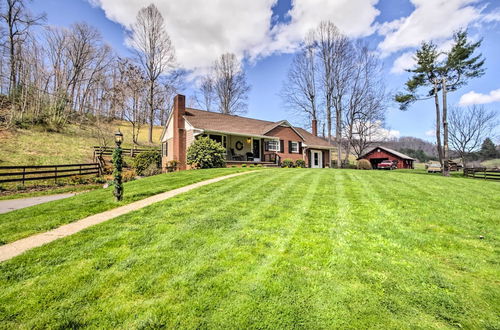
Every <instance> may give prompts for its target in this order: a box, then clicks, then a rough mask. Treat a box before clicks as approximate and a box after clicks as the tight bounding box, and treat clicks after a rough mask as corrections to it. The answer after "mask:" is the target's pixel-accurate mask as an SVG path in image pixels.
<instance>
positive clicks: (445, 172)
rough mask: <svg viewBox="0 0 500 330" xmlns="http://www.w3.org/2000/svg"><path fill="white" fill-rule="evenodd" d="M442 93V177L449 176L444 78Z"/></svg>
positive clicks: (443, 80) (446, 104) (444, 80)
mask: <svg viewBox="0 0 500 330" xmlns="http://www.w3.org/2000/svg"><path fill="white" fill-rule="evenodd" d="M441 83H442V92H443V158H444V167H443V176H450V166H449V162H450V159H449V158H450V155H449V152H448V149H449V147H448V103H447V93H448V91H447V90H446V78H443V79H442V81H441Z"/></svg>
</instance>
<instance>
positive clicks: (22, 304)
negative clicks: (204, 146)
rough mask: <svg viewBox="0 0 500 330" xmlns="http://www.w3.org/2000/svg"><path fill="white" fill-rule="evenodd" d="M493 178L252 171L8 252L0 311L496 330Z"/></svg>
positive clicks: (0, 280) (42, 318) (31, 315)
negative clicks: (13, 254)
mask: <svg viewBox="0 0 500 330" xmlns="http://www.w3.org/2000/svg"><path fill="white" fill-rule="evenodd" d="M188 173H189V174H192V175H196V174H197V172H196V171H189V172H188ZM167 182H168V181H167ZM150 187H151V186H149V187H148V188H147V189H150ZM144 188H146V186H145V187H144ZM499 191H500V185H499V184H498V183H497V182H485V181H481V180H473V179H464V178H461V179H460V178H443V177H440V176H432V175H421V174H415V173H414V172H412V171H391V172H389V171H358V170H342V171H340V170H331V169H324V170H321V169H318V170H314V169H276V170H274V169H272V170H263V171H257V172H256V173H249V174H247V175H244V176H240V177H237V178H232V179H228V180H225V181H222V182H218V183H215V184H212V185H209V186H205V187H202V188H199V189H195V190H193V191H191V192H188V193H186V194H181V195H179V196H177V197H175V198H172V199H170V200H166V201H163V202H160V203H156V204H154V205H151V206H149V207H146V208H144V209H142V210H139V211H136V212H131V213H129V214H126V215H124V216H121V217H118V218H116V219H113V220H110V221H108V222H106V223H102V224H100V225H96V226H94V227H92V228H88V229H87V230H84V231H82V232H80V233H78V234H75V235H72V236H70V237H66V238H63V239H60V240H57V241H55V242H52V243H50V244H47V245H44V246H42V247H40V248H37V249H33V250H31V251H28V252H27V253H25V254H23V255H21V256H19V257H16V258H14V259H12V260H9V261H7V262H4V263H1V264H0V324H2V325H3V327H5V328H81V327H89V328H123V329H139V328H148V329H149V328H189V329H195V328H208V329H212V328H215V329H218V328H238V329H240V328H241V329H246V328H278V329H280V328H283V329H285V328H305V329H308V328H310V329H316V328H319V329H323V328H325V329H330V328H337V329H347V328H349V329H367V328H380V329H409V328H422V329H434V328H438V329H451V328H466V329H498V328H499V327H500V319H499V315H500V314H499V313H500V305H499V303H498V302H499V301H500V288H499V286H498V278H499V276H500V269H499V264H498V260H499V259H500V258H499V257H500V256H499V249H498V248H499V239H500V236H499V235H500V233H499V227H498V214H499V212H500V208H499V206H500V199H499V197H500V194H499ZM89 194H92V193H89ZM80 205H85V204H80ZM83 207H87V206H83ZM88 207H90V205H88ZM36 209H37V208H36V207H33V208H32V211H34V210H36ZM40 210H41V209H40ZM63 212H66V211H63ZM0 219H1V218H0ZM480 235H482V236H484V237H483V239H480ZM0 327H2V326H0Z"/></svg>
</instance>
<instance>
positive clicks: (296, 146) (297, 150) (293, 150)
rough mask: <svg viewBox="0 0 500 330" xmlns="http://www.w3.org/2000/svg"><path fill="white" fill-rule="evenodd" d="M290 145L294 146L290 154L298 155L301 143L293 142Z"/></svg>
mask: <svg viewBox="0 0 500 330" xmlns="http://www.w3.org/2000/svg"><path fill="white" fill-rule="evenodd" d="M290 143H291V145H292V150H290V152H291V153H292V154H298V153H299V143H298V142H295V141H291V142H290Z"/></svg>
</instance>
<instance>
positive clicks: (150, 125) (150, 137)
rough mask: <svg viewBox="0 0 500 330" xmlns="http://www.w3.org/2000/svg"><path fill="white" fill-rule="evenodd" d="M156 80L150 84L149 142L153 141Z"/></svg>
mask: <svg viewBox="0 0 500 330" xmlns="http://www.w3.org/2000/svg"><path fill="white" fill-rule="evenodd" d="M154 87H155V86H154V81H151V85H150V86H149V132H148V133H149V134H148V140H149V143H153V125H154V121H155V110H154Z"/></svg>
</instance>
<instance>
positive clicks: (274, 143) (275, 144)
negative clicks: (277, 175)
mask: <svg viewBox="0 0 500 330" xmlns="http://www.w3.org/2000/svg"><path fill="white" fill-rule="evenodd" d="M267 149H268V150H269V151H280V141H278V140H269V141H267Z"/></svg>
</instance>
